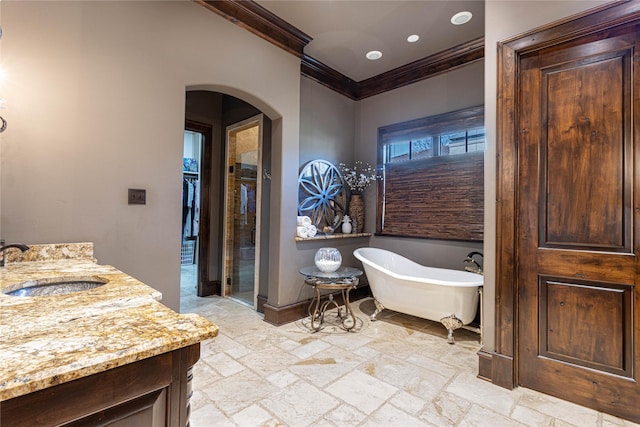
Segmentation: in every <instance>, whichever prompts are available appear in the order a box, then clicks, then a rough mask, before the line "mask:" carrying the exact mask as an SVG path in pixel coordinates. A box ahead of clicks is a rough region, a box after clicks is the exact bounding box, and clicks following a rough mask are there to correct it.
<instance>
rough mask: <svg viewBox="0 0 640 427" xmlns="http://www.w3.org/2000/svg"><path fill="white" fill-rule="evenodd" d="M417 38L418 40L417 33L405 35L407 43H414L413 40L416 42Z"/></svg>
mask: <svg viewBox="0 0 640 427" xmlns="http://www.w3.org/2000/svg"><path fill="white" fill-rule="evenodd" d="M418 40H420V36H419V35H417V34H411V35H410V36H409V37H407V41H408V42H409V43H415V42H417V41H418Z"/></svg>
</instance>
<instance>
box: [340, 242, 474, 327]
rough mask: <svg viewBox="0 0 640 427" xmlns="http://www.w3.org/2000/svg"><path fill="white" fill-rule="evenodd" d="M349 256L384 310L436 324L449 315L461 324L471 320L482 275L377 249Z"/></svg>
mask: <svg viewBox="0 0 640 427" xmlns="http://www.w3.org/2000/svg"><path fill="white" fill-rule="evenodd" d="M353 254H354V256H355V257H356V258H357V259H358V260H360V261H361V262H362V265H363V266H364V271H365V273H366V275H367V279H368V280H369V286H370V288H371V292H372V293H373V296H374V298H375V299H376V300H378V302H379V303H380V304H382V305H383V306H384V307H385V308H388V309H389V310H394V311H398V312H401V313H405V314H410V315H412V316H417V317H421V318H423V319H429V320H433V321H436V322H439V321H440V319H442V318H444V317H448V316H450V315H452V314H454V315H455V316H456V317H457V318H458V319H460V320H461V321H462V323H463V324H465V325H468V324H469V323H471V322H472V321H473V320H474V319H475V316H476V312H477V308H478V299H479V292H478V288H479V287H480V286H482V285H483V283H484V280H483V276H482V275H480V274H476V273H470V272H467V271H459V270H449V269H445V268H434V267H426V266H423V265H420V264H418V263H416V262H414V261H411V260H410V259H408V258H405V257H403V256H401V255H398V254H396V253H393V252H390V251H387V250H384V249H378V248H360V249H356V250H355V251H354V252H353Z"/></svg>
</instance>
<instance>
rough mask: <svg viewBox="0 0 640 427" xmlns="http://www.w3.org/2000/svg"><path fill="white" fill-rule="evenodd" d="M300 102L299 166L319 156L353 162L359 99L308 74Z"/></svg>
mask: <svg viewBox="0 0 640 427" xmlns="http://www.w3.org/2000/svg"><path fill="white" fill-rule="evenodd" d="M300 102H301V104H300V166H302V165H304V164H305V163H307V162H309V161H311V160H316V159H324V160H328V161H330V162H332V163H333V164H335V165H338V164H339V163H340V162H344V163H351V162H353V160H354V159H353V147H354V138H355V137H354V133H355V105H356V102H355V101H352V100H351V99H349V98H347V97H346V96H342V95H340V94H339V93H337V92H335V91H333V90H331V89H329V88H326V87H325V86H322V85H320V84H319V83H316V82H315V81H313V80H311V79H309V78H306V77H303V78H302V79H300Z"/></svg>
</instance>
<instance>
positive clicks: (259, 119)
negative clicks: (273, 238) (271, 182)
mask: <svg viewBox="0 0 640 427" xmlns="http://www.w3.org/2000/svg"><path fill="white" fill-rule="evenodd" d="M253 123H257V124H258V164H257V165H256V237H255V261H254V278H253V309H254V310H257V308H258V293H259V289H260V261H261V259H260V258H261V252H260V242H261V239H260V236H261V232H260V230H262V215H261V212H262V209H261V206H262V145H263V140H264V114H263V113H260V114H256V115H255V116H252V117H249V118H248V119H245V120H241V121H239V122H236V123H232V124H230V125H228V126H227V127H226V128H225V137H224V171H225V173H224V180H223V195H222V198H223V214H222V242H223V244H222V266H221V267H222V268H221V270H222V285H221V292H220V295H222V296H223V297H229V296H231V295H227V291H226V283H227V277H229V272H228V271H227V243H226V242H227V233H228V229H227V212H228V206H227V204H228V201H229V200H228V197H227V192H228V189H229V187H228V186H229V182H228V180H229V166H230V165H229V132H230V131H232V130H234V129H238V128H243V127H250V125H251V124H253Z"/></svg>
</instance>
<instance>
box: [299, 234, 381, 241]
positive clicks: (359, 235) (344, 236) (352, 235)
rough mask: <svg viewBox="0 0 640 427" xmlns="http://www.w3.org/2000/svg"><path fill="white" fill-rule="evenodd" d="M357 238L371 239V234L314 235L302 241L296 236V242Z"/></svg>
mask: <svg viewBox="0 0 640 427" xmlns="http://www.w3.org/2000/svg"><path fill="white" fill-rule="evenodd" d="M357 237H371V233H351V234H344V233H334V234H320V233H318V234H316V236H315V237H308V238H306V239H303V238H302V237H298V236H296V238H295V239H296V242H312V241H315V240H331V239H353V238H357Z"/></svg>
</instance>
